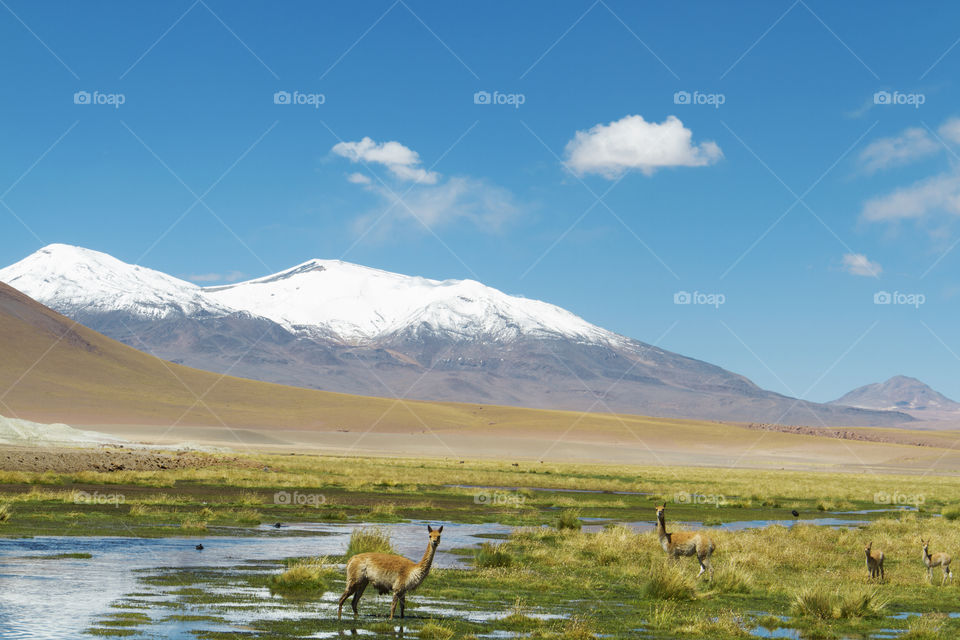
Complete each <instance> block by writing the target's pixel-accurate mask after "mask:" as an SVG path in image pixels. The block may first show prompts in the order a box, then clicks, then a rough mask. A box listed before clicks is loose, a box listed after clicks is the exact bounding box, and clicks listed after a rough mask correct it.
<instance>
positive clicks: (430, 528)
mask: <svg viewBox="0 0 960 640" xmlns="http://www.w3.org/2000/svg"><path fill="white" fill-rule="evenodd" d="M427 533H433V527H431V526H430V525H427Z"/></svg>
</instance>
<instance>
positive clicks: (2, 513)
mask: <svg viewBox="0 0 960 640" xmlns="http://www.w3.org/2000/svg"><path fill="white" fill-rule="evenodd" d="M12 514H13V509H11V508H10V505H8V504H7V503H5V502H4V503H0V524H3V523H4V522H7V521H8V520H10V516H11V515H12Z"/></svg>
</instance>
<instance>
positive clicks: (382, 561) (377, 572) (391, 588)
mask: <svg viewBox="0 0 960 640" xmlns="http://www.w3.org/2000/svg"><path fill="white" fill-rule="evenodd" d="M427 533H429V535H430V540H429V542H428V543H427V550H426V551H425V552H424V553H423V558H422V559H421V560H420V562H413V561H412V560H407V559H406V558H404V557H403V556H397V555H393V554H391V553H358V554H357V555H355V556H353V557H352V558H350V561H349V562H348V563H347V588H346V589H345V590H344V592H343V595H342V596H340V607H339V608H338V609H337V620H340V618H341V616H342V615H343V603H344V602H346V601H347V598H349V597H350V595H351V594H353V602H352V603H351V604H352V605H353V615H357V603H358V602H360V596H362V595H363V590H364V589H366V588H367V585H368V584H371V583H372V584H373V588H374V589H376V590H377V591H378V592H379V593H380V594H381V595H383V594H384V593H391V592H392V593H393V602H392V603H391V604H390V618H391V619H393V613H394V611H395V610H396V608H397V603H399V604H400V617H401V618H402V617H403V610H404V607H406V599H407V592H409V591H413V590H414V589H416V588H417V587H419V586H420V583H421V582H423V581H424V580H425V579H426V577H427V574H429V573H430V565H431V564H433V556H434V555H435V554H436V552H437V545H439V544H440V534H441V533H443V526H440V527H439V528H438V529H437V530H436V531H434V529H433V527H431V526H430V525H427Z"/></svg>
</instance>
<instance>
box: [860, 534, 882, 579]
mask: <svg viewBox="0 0 960 640" xmlns="http://www.w3.org/2000/svg"><path fill="white" fill-rule="evenodd" d="M863 550H864V552H866V554H867V572H869V574H870V577H871V578H880V579H881V580H883V578H884V576H883V551H874V550H873V542H870V543H869V544H868V545H867V546H866V547H864V548H863Z"/></svg>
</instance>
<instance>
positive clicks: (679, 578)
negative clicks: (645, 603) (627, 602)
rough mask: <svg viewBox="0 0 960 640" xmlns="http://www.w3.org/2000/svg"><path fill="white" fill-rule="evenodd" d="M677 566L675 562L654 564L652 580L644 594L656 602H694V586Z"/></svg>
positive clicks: (651, 572) (649, 581)
mask: <svg viewBox="0 0 960 640" xmlns="http://www.w3.org/2000/svg"><path fill="white" fill-rule="evenodd" d="M676 565H677V563H675V562H659V563H658V562H654V564H653V565H652V566H651V567H650V579H649V580H647V583H646V584H645V585H644V587H643V592H644V594H645V595H646V596H647V597H650V598H654V599H656V600H693V597H694V590H693V584H692V583H691V582H690V579H689V578H688V577H687V576H686V575H684V574H683V572H682V571H681V570H680V568H679V567H678V566H676Z"/></svg>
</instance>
